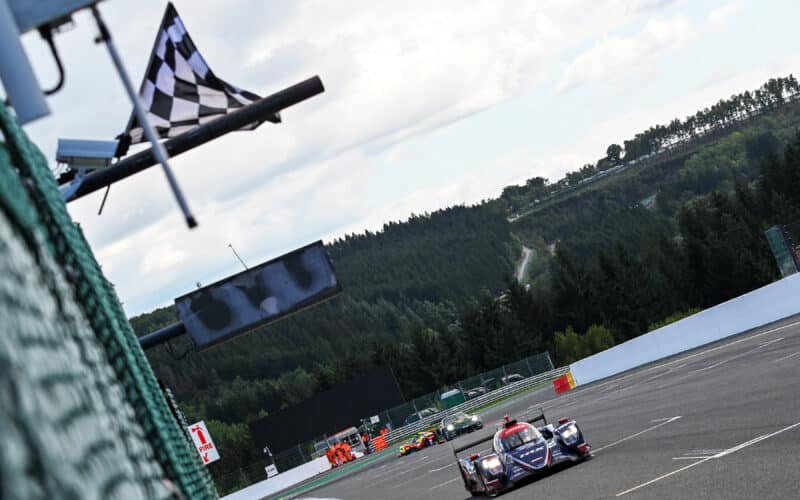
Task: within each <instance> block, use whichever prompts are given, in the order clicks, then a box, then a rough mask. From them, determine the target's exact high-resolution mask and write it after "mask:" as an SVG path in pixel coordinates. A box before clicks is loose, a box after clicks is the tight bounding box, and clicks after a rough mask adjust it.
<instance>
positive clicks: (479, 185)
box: [25, 0, 688, 313]
mask: <svg viewBox="0 0 800 500" xmlns="http://www.w3.org/2000/svg"><path fill="white" fill-rule="evenodd" d="M164 5H165V2H164V1H163V0H142V1H140V2H134V3H126V2H108V3H104V4H102V5H101V10H102V11H103V13H104V16H105V17H106V19H107V20H108V23H109V26H110V28H111V31H112V33H113V35H114V37H115V40H116V42H117V44H118V47H119V50H120V51H121V53H122V55H123V58H124V59H125V62H126V65H127V67H128V70H129V73H130V74H131V75H132V77H133V79H134V80H135V81H137V82H138V81H139V78H140V75H142V73H143V72H144V68H145V64H146V62H147V55H148V52H149V50H150V47H151V45H152V42H153V38H154V36H155V31H156V26H157V24H158V21H159V20H160V17H161V15H162V13H163V9H164ZM670 5H672V3H671V2H665V1H654V0H641V1H638V2H632V1H631V2H628V1H621V0H597V1H591V2H578V1H574V0H557V1H555V0H554V1H543V2H537V3H536V4H535V5H534V4H533V3H532V2H516V1H508V2H503V1H497V0H475V1H473V2H470V3H469V4H468V5H465V4H464V3H463V2H462V1H460V0H459V1H456V0H442V1H441V2H434V3H431V2H425V1H421V0H418V1H408V2H402V3H398V2H395V1H389V0H384V1H363V2H362V1H352V2H348V3H346V4H344V3H342V2H308V1H296V2H295V1H287V2H259V1H257V0H235V1H234V0H232V1H231V2H226V3H225V5H224V6H223V5H221V4H220V3H219V2H213V1H211V0H197V1H193V2H183V3H181V4H179V5H178V6H177V7H178V9H179V12H180V13H181V15H182V17H183V18H184V21H185V23H186V25H187V28H188V30H189V31H190V33H191V34H192V37H193V38H194V40H195V42H196V43H197V45H198V47H199V48H200V50H201V51H202V52H203V54H204V56H205V57H206V59H207V60H208V61H209V64H210V65H211V66H212V67H213V68H214V71H215V72H216V73H217V74H218V75H219V76H221V77H222V78H225V79H226V80H229V81H231V82H232V83H235V84H237V85H241V86H243V87H245V88H248V89H251V90H254V91H256V92H259V93H262V94H269V93H272V92H275V91H277V90H280V89H282V88H284V87H286V86H288V85H291V84H294V83H296V82H298V81H300V80H302V79H305V78H307V77H309V76H312V75H315V74H318V75H320V76H321V78H322V80H323V82H324V84H325V86H326V92H325V93H324V94H322V95H320V96H317V97H315V98H314V99H311V100H309V101H306V102H303V103H301V104H299V105H297V106H294V107H292V108H290V109H288V110H286V111H285V112H284V113H283V117H284V123H282V124H280V125H272V124H264V125H263V126H262V127H261V128H260V129H258V130H257V131H254V132H237V133H231V134H229V135H227V136H225V137H223V138H221V139H219V140H216V141H213V142H211V143H209V144H206V145H204V146H202V147H201V148H198V149H196V150H193V151H190V152H187V153H185V154H183V155H180V156H178V157H176V158H172V159H171V163H172V166H173V168H174V170H175V173H176V176H177V177H178V180H179V182H180V184H181V186H182V188H183V190H184V194H185V195H186V198H187V200H188V202H189V205H190V206H191V208H192V209H193V211H194V212H195V215H196V216H197V219H198V221H199V223H200V226H199V227H198V228H197V229H196V230H193V231H187V230H186V228H185V225H184V224H183V222H182V220H181V218H180V215H179V214H178V212H177V208H176V204H175V202H174V200H173V198H172V194H171V193H170V192H169V190H168V188H167V185H166V182H165V180H164V178H163V174H162V173H161V172H160V169H158V168H157V167H154V168H152V169H150V170H148V171H146V172H143V173H141V174H138V175H136V176H134V177H131V178H128V179H126V180H125V181H124V182H121V183H118V184H116V185H114V186H113V187H112V189H111V194H110V197H109V201H108V203H107V205H106V208H105V211H104V214H103V216H102V217H97V216H96V211H97V207H98V205H99V202H100V196H101V195H100V194H99V193H98V194H96V195H93V196H89V197H86V198H84V199H82V200H80V201H79V202H76V203H73V204H71V205H70V206H69V209H70V212H71V214H72V216H73V218H74V219H75V220H76V221H78V222H80V224H81V226H82V228H83V230H84V232H85V234H86V235H87V238H88V239H89V241H90V242H91V243H92V245H93V247H94V248H95V250H96V253H97V255H98V258H99V261H100V262H101V263H102V265H103V268H104V270H105V271H106V272H107V274H108V275H109V277H110V279H111V280H112V281H113V282H114V283H115V284H116V285H117V290H118V292H119V293H120V295H121V296H122V297H124V299H125V307H126V310H127V311H128V312H130V313H138V312H141V311H144V310H147V309H149V308H151V307H153V306H156V305H161V304H164V303H165V302H168V300H169V298H170V297H174V296H177V295H179V294H181V293H184V292H186V291H188V290H190V289H191V288H193V287H194V284H195V282H196V281H201V282H204V283H207V282H210V281H211V280H213V279H217V278H220V277H222V276H224V275H226V274H229V273H230V272H233V271H235V270H237V266H238V262H236V261H235V259H234V258H233V256H232V255H231V254H230V250H229V249H228V248H227V244H228V243H232V244H233V245H234V246H235V247H236V248H237V251H239V252H240V253H241V254H242V255H243V257H244V258H245V260H246V261H248V262H260V261H262V260H265V259H266V258H270V257H273V256H275V255H279V254H280V253H283V252H286V251H288V250H291V249H292V248H294V247H296V246H299V245H300V244H303V243H307V242H309V241H312V240H315V239H317V238H319V237H320V236H321V235H340V234H343V232H344V231H350V232H354V231H361V230H363V229H364V228H367V227H373V228H375V227H380V226H382V224H383V222H385V221H386V220H389V219H394V220H397V219H401V218H406V217H407V216H408V214H409V213H411V212H412V211H413V212H417V213H419V212H422V211H425V210H429V211H431V210H435V209H437V208H441V207H444V206H447V205H451V204H455V203H462V202H466V203H473V202H477V201H479V200H480V199H481V198H484V197H487V196H489V195H492V194H497V193H499V192H500V190H501V189H502V187H503V186H504V185H506V184H508V183H510V182H514V181H515V180H517V179H524V176H526V175H528V174H530V175H534V173H535V172H548V173H549V172H553V175H552V176H551V175H548V176H550V177H555V174H556V173H558V172H561V171H562V170H565V169H566V166H563V162H564V161H565V160H564V158H565V157H558V156H554V157H553V158H552V159H549V160H547V161H543V162H541V163H532V162H530V161H529V160H527V159H526V158H525V155H526V154H528V152H529V150H528V149H526V148H523V149H522V150H521V152H520V153H519V154H518V155H515V156H513V157H511V156H509V157H507V158H503V159H501V160H498V161H497V162H495V163H494V164H491V163H490V164H488V165H485V166H484V165H471V166H470V168H471V170H470V171H469V172H468V171H466V169H465V171H464V172H463V173H455V174H453V176H452V177H450V178H447V179H446V180H444V181H441V180H436V181H433V180H430V176H429V175H428V174H430V173H431V172H424V171H421V170H420V169H419V168H416V169H415V167H416V165H405V164H402V162H400V161H399V160H397V159H393V156H392V155H393V154H394V153H395V152H396V150H398V149H399V148H407V149H411V150H413V149H414V148H415V147H417V145H418V143H417V142H415V141H416V140H418V139H419V138H421V137H422V136H430V135H431V134H435V133H436V132H437V131H439V130H442V129H445V128H447V127H452V126H454V124H457V123H458V122H459V121H462V120H464V119H465V118H467V117H471V116H476V115H478V114H479V113H482V112H486V110H489V109H491V108H493V107H496V106H498V105H499V104H502V103H504V102H508V101H510V100H512V99H515V98H517V97H519V96H521V95H524V94H526V93H529V92H531V89H534V88H536V86H537V85H541V84H549V83H550V80H551V79H552V75H553V74H554V68H556V67H558V66H559V64H560V62H559V58H560V57H561V56H562V54H564V53H565V52H567V51H571V50H574V48H575V47H578V46H581V45H582V44H587V43H589V42H591V41H592V40H595V39H596V38H597V37H598V36H602V35H603V34H604V33H607V32H614V31H615V30H618V29H621V28H623V27H626V26H629V25H631V24H632V23H635V22H638V21H640V20H641V18H642V16H645V15H647V16H651V15H653V13H654V12H656V11H658V10H660V9H665V8H668V7H669V6H670ZM678 21H680V19H677V21H676V19H673V20H672V21H670V22H666V23H657V22H651V23H650V24H648V25H647V26H646V28H645V30H643V35H642V40H643V41H644V42H647V47H649V48H648V50H649V51H651V52H652V51H653V50H658V47H661V46H667V45H668V44H669V43H670V41H671V40H673V39H675V38H676V37H678V36H679V35H681V32H680V30H678V29H677V28H680V25H679V23H678ZM684 27H685V28H686V29H688V27H686V26H684ZM94 31H95V29H94V26H93V22H92V20H91V17H90V16H89V15H88V14H86V13H82V14H79V15H78V16H76V28H75V29H74V30H72V31H70V32H67V33H64V34H59V36H58V37H57V43H58V44H59V48H60V49H61V52H62V56H63V59H64V62H65V66H66V68H67V85H66V88H65V90H64V91H62V92H61V93H59V94H58V95H56V96H55V97H53V98H51V99H50V101H49V102H50V104H51V107H52V109H53V111H54V115H53V116H52V117H50V118H48V119H45V120H42V121H41V122H37V123H35V124H34V125H32V126H29V127H27V130H28V131H29V133H30V134H31V136H32V137H33V139H34V140H35V142H36V143H37V144H39V145H40V146H41V147H42V148H43V149H44V151H45V154H46V155H47V156H48V157H49V158H52V157H53V153H54V149H55V144H56V139H57V138H58V137H76V138H97V139H100V138H111V137H113V136H114V135H116V134H117V133H118V132H120V130H121V128H122V127H123V126H124V124H125V123H126V121H127V119H128V116H129V113H130V105H129V104H128V101H127V98H126V96H125V94H124V92H123V90H122V88H121V85H119V82H118V79H117V76H116V74H115V73H114V71H113V68H112V66H111V63H110V61H109V60H108V57H107V54H106V52H105V50H104V49H103V47H101V46H97V45H95V44H94V43H93V41H92V38H93V36H94V35H95V32H94ZM644 34H646V36H644ZM612 40H613V39H612ZM25 42H26V48H28V49H29V53H30V54H31V58H32V59H33V60H34V66H35V67H36V70H37V72H40V79H41V80H42V81H43V82H49V81H51V80H52V79H53V77H54V73H53V71H52V59H51V57H50V55H49V54H48V53H47V50H46V47H44V45H43V44H42V43H41V41H40V40H39V39H38V38H37V37H33V36H27V37H26V40H25ZM654 47H655V48H654ZM598 50H599V49H598ZM634 55H635V54H634ZM625 61H626V59H625V58H623V59H622V62H623V63H625ZM577 76H580V75H577ZM590 76H591V75H590ZM496 134H502V130H498V129H492V130H488V131H487V133H486V136H487V138H491V137H492V136H493V135H496ZM565 154H566V153H565ZM442 156H444V157H446V156H447V155H442ZM566 157H569V158H573V157H574V156H569V155H568V154H567V156H566ZM444 161H447V160H444ZM430 168H431V169H432V170H434V169H435V168H436V167H435V166H433V167H430ZM392 169H395V170H400V171H402V172H408V179H407V182H406V185H404V186H403V191H402V192H400V191H398V186H397V185H392V184H390V183H386V181H385V180H384V177H386V176H385V175H384V174H385V173H386V171H387V170H392ZM481 169H482V171H481V173H479V174H478V173H475V171H476V170H481ZM537 169H538V170H537ZM528 176H529V175H528ZM396 178H397V175H395V176H394V177H392V179H396Z"/></svg>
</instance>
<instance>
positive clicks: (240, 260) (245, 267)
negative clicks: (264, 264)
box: [228, 243, 247, 271]
mask: <svg viewBox="0 0 800 500" xmlns="http://www.w3.org/2000/svg"><path fill="white" fill-rule="evenodd" d="M228 246H229V247H230V248H231V251H232V252H233V255H235V256H236V258H237V259H239V262H241V263H242V265H243V266H244V270H245V271H247V264H245V263H244V261H243V260H242V258H241V257H239V254H238V253H236V249H235V248H233V245H231V244H230V243H228Z"/></svg>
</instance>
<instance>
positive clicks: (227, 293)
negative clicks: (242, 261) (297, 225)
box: [175, 241, 342, 349]
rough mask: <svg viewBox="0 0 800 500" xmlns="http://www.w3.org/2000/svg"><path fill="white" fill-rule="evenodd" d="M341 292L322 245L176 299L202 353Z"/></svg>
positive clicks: (280, 258) (291, 253)
mask: <svg viewBox="0 0 800 500" xmlns="http://www.w3.org/2000/svg"><path fill="white" fill-rule="evenodd" d="M341 290H342V287H341V285H340V284H339V280H338V279H337V277H336V273H335V272H334V270H333V265H332V264H331V262H330V259H329V258H328V254H327V252H326V251H325V247H324V246H323V244H322V242H321V241H317V242H315V243H312V244H310V245H307V246H305V247H303V248H299V249H297V250H294V251H292V252H289V253H287V254H286V255H282V256H280V257H278V258H276V259H273V260H270V261H268V262H265V263H263V264H261V265H259V266H257V267H253V268H250V269H247V270H246V271H243V272H241V273H239V274H235V275H233V276H230V277H228V278H225V279H224V280H221V281H218V282H216V283H214V284H212V285H209V286H206V287H203V288H200V289H199V290H195V291H193V292H191V293H188V294H186V295H184V296H182V297H178V298H177V299H175V307H176V309H177V310H178V316H180V319H181V322H182V323H183V324H184V325H185V326H186V331H187V332H189V335H190V336H191V337H192V341H193V342H194V344H195V346H196V347H197V348H198V349H204V348H208V347H210V346H212V345H214V344H217V343H219V342H223V341H225V340H229V339H231V338H233V337H235V336H237V335H240V334H243V333H247V332H248V331H250V330H252V329H254V328H256V327H258V326H261V325H264V324H266V323H269V322H271V321H275V320H277V319H279V318H282V317H284V316H287V315H289V314H292V313H294V312H297V311H299V310H301V309H303V308H305V307H308V306H311V305H314V304H317V303H318V302H321V301H323V300H325V299H328V298H330V297H332V296H333V295H336V294H337V293H339V292H340V291H341Z"/></svg>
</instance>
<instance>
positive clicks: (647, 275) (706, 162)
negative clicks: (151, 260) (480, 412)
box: [131, 77, 800, 475]
mask: <svg viewBox="0 0 800 500" xmlns="http://www.w3.org/2000/svg"><path fill="white" fill-rule="evenodd" d="M787 80H788V81H790V82H793V83H792V85H795V86H796V82H795V81H794V80H793V77H792V78H791V79H787ZM781 88H791V89H795V87H792V86H791V85H788V84H787V85H784V86H781ZM782 92H783V91H782ZM787 92H788V91H787ZM793 92H795V94H796V89H795V90H793ZM795 94H792V95H795ZM762 97H763V96H762ZM764 102H766V101H764ZM797 104H798V103H796V102H793V98H792V99H789V98H784V102H782V103H778V104H775V105H774V108H772V109H770V111H769V112H766V111H764V112H760V113H759V114H755V113H754V112H753V113H752V114H751V116H750V119H748V120H747V121H746V123H744V124H742V123H740V125H741V126H738V127H737V126H734V125H732V124H731V125H728V126H727V128H725V130H724V133H723V132H721V131H720V130H717V131H715V132H714V133H716V134H718V135H716V136H715V137H714V139H713V140H711V141H705V139H708V135H706V136H704V137H705V139H704V142H703V143H702V144H701V145H700V146H698V147H694V148H693V149H691V150H689V151H687V152H684V153H682V154H678V155H665V156H664V157H663V161H659V162H655V163H651V164H648V165H647V166H642V167H641V168H637V169H630V170H629V171H626V172H623V173H622V174H619V175H617V176H614V177H613V178H608V179H604V181H603V183H597V185H596V186H593V187H592V188H591V189H586V190H585V191H582V192H580V193H577V194H575V195H574V196H570V197H565V198H564V199H563V200H560V201H558V202H557V203H553V204H552V205H549V206H548V207H546V208H543V209H542V210H539V211H538V212H536V213H535V214H531V215H529V216H527V217H524V218H520V219H519V220H517V221H516V222H514V223H513V224H512V223H510V222H509V221H508V220H507V218H506V217H507V216H508V213H509V212H508V211H509V199H507V196H506V195H507V194H508V193H510V192H511V191H513V190H509V189H508V188H507V189H506V190H505V191H504V193H503V196H502V197H501V198H500V199H498V200H491V201H488V202H484V203H482V204H480V205H477V206H472V207H466V206H458V207H452V208H449V209H445V210H441V211H438V212H435V213H433V214H423V215H415V216H412V217H411V218H410V219H409V221H407V222H403V223H400V222H391V223H387V224H386V225H385V226H384V227H383V229H382V231H379V232H377V233H370V232H367V233H365V234H360V235H348V236H346V237H344V238H341V239H338V240H336V241H334V242H331V243H330V244H329V246H328V251H329V253H330V255H331V256H332V259H333V260H334V265H335V267H336V269H337V272H338V274H339V277H340V280H341V282H342V284H343V286H344V292H343V293H342V294H341V295H340V296H339V297H336V298H334V299H333V300H331V301H329V302H327V303H325V304H323V305H320V306H318V307H315V308H312V309H310V310H308V311H305V312H304V313H303V314H299V315H295V316H292V317H290V318H288V319H285V320H282V321H280V322H277V323H275V324H272V325H267V326H265V327H262V328H260V329H259V331H256V332H254V333H252V334H250V335H248V336H245V337H242V338H240V339H237V340H236V341H235V342H230V343H227V344H223V345H222V346H220V347H219V348H216V349H214V350H212V351H210V352H207V353H206V352H204V353H192V354H191V355H189V356H187V357H185V358H183V359H175V358H178V357H180V354H181V353H182V352H183V351H184V350H185V349H186V348H187V347H188V346H187V345H186V342H185V341H184V342H183V345H181V342H176V343H174V344H175V345H174V346H172V349H171V350H169V351H168V350H167V349H166V348H164V347H161V348H158V349H154V350H150V351H148V357H149V358H150V360H151V362H152V364H153V366H154V368H155V370H156V373H157V375H158V376H159V378H161V379H162V380H163V381H164V382H165V384H166V385H167V386H169V387H171V388H172V389H173V390H174V391H175V392H176V395H177V397H178V400H179V401H180V403H181V406H182V408H183V409H184V410H185V411H186V412H187V413H188V414H189V416H190V418H193V419H194V418H196V419H201V418H202V419H205V420H206V421H207V423H208V424H209V426H210V428H211V432H212V434H213V435H214V436H215V439H218V440H219V447H220V449H221V452H224V453H225V454H226V456H227V457H231V458H230V459H229V460H227V461H225V463H224V464H220V465H219V466H218V467H216V468H212V472H213V473H214V474H215V475H219V474H222V473H224V472H226V471H231V470H235V469H236V468H237V467H239V466H242V465H245V464H248V463H251V462H255V461H257V460H258V459H259V458H260V457H259V453H258V450H256V449H255V448H254V447H253V445H252V443H251V440H250V438H249V431H248V429H247V426H246V423H247V422H249V421H252V420H254V419H256V418H258V417H259V416H263V415H264V414H267V413H269V412H273V411H275V410H277V409H280V408H282V407H285V406H288V405H292V404H295V403H297V402H299V401H302V400H303V399H305V398H307V397H310V396H311V395H313V394H314V393H316V392H319V391H322V390H325V389H327V388H329V387H331V386H332V385H333V384H335V383H337V382H339V381H343V380H346V379H349V378H351V377H353V376H355V375H357V374H359V373H362V372H363V371H366V370H368V369H370V368H371V367H373V366H377V365H385V364H389V365H390V366H391V367H392V369H393V370H394V372H395V374H396V376H397V378H398V381H399V383H400V385H401V389H402V391H403V394H404V396H405V397H406V398H407V399H411V398H413V397H414V396H417V395H420V394H424V393H426V392H430V391H432V390H435V389H437V388H440V387H443V386H446V385H447V384H449V383H451V382H452V381H454V380H458V379H460V378H464V377H467V376H470V375H472V374H474V373H477V372H480V371H483V370H486V369H490V368H494V367H495V366H498V365H500V364H503V363H506V362H509V361H514V360H516V359H519V358H522V357H524V356H527V355H530V354H534V353H538V352H542V351H549V352H550V353H551V354H552V355H553V356H554V358H555V360H556V362H557V363H559V364H563V363H569V362H571V361H574V360H576V359H580V358H581V357H583V356H586V355H588V354H590V353H592V352H596V351H598V350H601V349H604V348H607V347H609V346H611V345H614V344H615V343H619V342H623V341H625V340H628V339H630V338H633V337H635V336H637V335H640V334H642V333H645V332H647V331H648V330H651V329H653V328H655V327H657V326H658V325H659V324H664V323H665V322H669V321H673V320H675V319H677V318H679V317H681V316H682V315H685V314H688V312H690V311H694V310H697V309H702V308H706V307H709V306H712V305H715V304H717V303H719V302H721V301H724V300H727V299H729V298H732V297H735V296H737V295H739V294H741V293H744V292H746V291H749V290H752V289H754V288H756V287H759V286H762V285H764V284H767V283H769V282H770V281H772V280H774V279H776V278H777V277H778V276H779V274H778V270H777V268H776V265H775V262H774V259H773V257H772V255H771V253H770V251H769V247H768V246H767V242H766V239H765V238H764V233H763V232H764V230H765V229H766V228H768V227H770V226H772V225H774V224H787V223H791V222H795V221H800V138H798V136H797V135H796V134H797V132H796V130H797V124H798V121H799V119H798V118H799V117H800V109H798V106H797ZM765 105H766V104H765ZM759 109H760V108H759ZM733 116H739V115H736V113H734V115H733ZM705 133H706V134H710V133H712V130H711V129H710V128H708V127H705ZM637 137H640V136H637ZM642 140H643V139H642ZM626 156H627V155H626ZM539 179H541V178H539ZM556 184H557V183H556ZM536 185H538V186H540V187H541V186H549V185H550V184H549V182H547V181H546V180H534V182H529V183H528V184H526V186H527V187H526V189H528V188H529V187H530V186H536ZM529 195H530V191H526V192H525V193H522V194H518V196H529ZM523 243H524V244H526V245H528V246H532V247H534V248H535V249H536V257H535V259H534V263H533V265H532V266H531V268H530V270H529V277H530V281H531V283H530V286H525V285H524V284H521V283H517V282H516V281H515V280H513V279H512V278H511V275H512V272H513V267H514V264H515V262H516V260H517V259H518V258H519V254H520V248H521V246H522V244H523ZM176 320H177V317H176V315H175V312H174V310H173V309H172V308H171V307H170V308H164V309H160V310H158V311H154V312H153V313H150V314H146V315H142V316H139V317H137V318H133V319H132V320H131V322H132V324H133V326H134V328H135V330H136V331H137V333H138V334H140V335H141V334H144V333H147V332H149V331H152V330H154V329H156V328H159V327H161V326H164V325H167V324H170V323H172V322H174V321H176ZM208 367H211V369H210V370H209V369H208ZM217 436H220V437H219V438H217ZM276 451H277V450H276Z"/></svg>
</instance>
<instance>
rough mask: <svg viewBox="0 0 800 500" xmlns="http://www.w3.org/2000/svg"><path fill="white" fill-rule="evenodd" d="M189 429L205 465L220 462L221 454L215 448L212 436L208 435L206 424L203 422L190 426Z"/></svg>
mask: <svg viewBox="0 0 800 500" xmlns="http://www.w3.org/2000/svg"><path fill="white" fill-rule="evenodd" d="M187 429H189V434H191V435H192V440H193V441H194V445H195V447H196V448H197V453H199V454H200V458H202V459H203V463H204V464H210V463H211V462H216V461H217V460H219V452H218V451H217V447H216V446H214V441H212V440H211V434H209V433H208V429H206V423H205V422H203V421H202V420H201V421H199V422H197V423H196V424H192V425H190V426H189V427H187Z"/></svg>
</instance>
